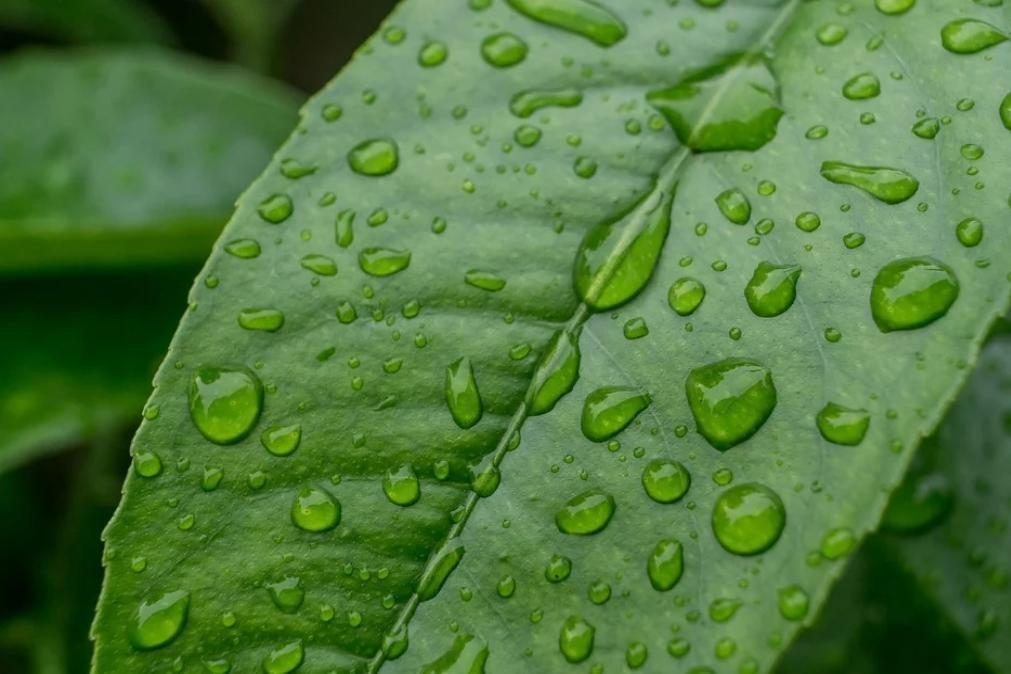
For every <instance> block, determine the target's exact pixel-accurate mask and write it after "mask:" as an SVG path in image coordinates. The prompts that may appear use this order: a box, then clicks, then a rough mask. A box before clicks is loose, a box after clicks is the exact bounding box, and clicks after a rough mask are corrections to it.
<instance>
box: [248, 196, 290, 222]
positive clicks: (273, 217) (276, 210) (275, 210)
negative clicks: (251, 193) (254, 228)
mask: <svg viewBox="0 0 1011 674" xmlns="http://www.w3.org/2000/svg"><path fill="white" fill-rule="evenodd" d="M294 211H295V205H294V204H293V203H292V201H291V197H289V196H288V195H287V194H272V195H270V196H269V197H267V198H266V199H264V200H263V201H261V202H260V205H259V206H257V207H256V212H257V213H259V214H260V217H261V218H263V219H264V220H266V221H267V222H269V223H271V224H272V225H277V224H280V223H282V222H284V221H285V220H287V219H288V218H289V217H291V214H292V213H293V212H294Z"/></svg>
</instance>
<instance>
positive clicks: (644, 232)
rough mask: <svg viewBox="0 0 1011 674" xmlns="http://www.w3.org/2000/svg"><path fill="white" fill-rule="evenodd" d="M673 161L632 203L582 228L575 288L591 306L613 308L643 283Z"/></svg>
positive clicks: (664, 212)
mask: <svg viewBox="0 0 1011 674" xmlns="http://www.w3.org/2000/svg"><path fill="white" fill-rule="evenodd" d="M674 169H675V166H674V165H668V166H667V167H665V168H664V169H663V172H662V173H661V175H660V177H659V178H658V179H657V181H656V183H655V184H654V185H653V188H652V189H651V190H650V191H649V193H648V194H646V196H644V197H643V198H642V199H641V200H640V201H639V202H638V203H636V204H634V205H633V206H632V207H631V208H630V209H628V210H627V211H625V212H624V213H621V214H619V215H618V216H616V217H614V218H611V219H608V220H604V221H603V222H601V223H600V224H598V225H596V226H594V227H593V228H592V229H590V231H589V232H587V234H586V236H585V237H584V238H583V242H582V243H581V244H580V246H579V252H578V253H577V254H576V266H575V272H574V282H575V288H576V293H577V294H578V295H579V297H580V298H581V299H582V300H583V301H584V302H586V304H587V305H588V306H589V307H590V308H591V309H592V310H594V311H605V310H607V309H613V308H614V307H617V306H620V305H622V304H624V303H625V302H627V301H628V300H629V299H631V298H632V297H634V296H635V295H637V294H638V293H639V292H640V291H641V290H642V289H643V288H644V287H645V286H646V283H647V282H649V279H650V278H651V277H652V276H653V271H654V270H655V269H656V264H657V261H658V260H659V259H660V253H661V251H662V250H663V244H664V241H665V240H666V239H667V232H668V230H669V229H670V209H671V204H672V203H673V200H674V185H675V183H674Z"/></svg>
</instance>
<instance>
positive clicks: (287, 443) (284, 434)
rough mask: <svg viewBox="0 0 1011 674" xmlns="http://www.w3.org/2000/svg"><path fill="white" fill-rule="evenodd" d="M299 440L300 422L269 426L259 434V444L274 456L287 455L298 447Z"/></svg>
mask: <svg viewBox="0 0 1011 674" xmlns="http://www.w3.org/2000/svg"><path fill="white" fill-rule="evenodd" d="M301 440H302V426H301V425H300V424H290V425H287V426H277V425H275V426H270V427H268V428H267V429H266V430H265V431H263V433H261V434H260V444H262V445H263V448H264V449H266V450H267V451H268V452H270V453H271V454H273V455H274V456H288V455H289V454H291V453H292V452H294V451H295V450H296V449H298V445H299V443H300V442H301Z"/></svg>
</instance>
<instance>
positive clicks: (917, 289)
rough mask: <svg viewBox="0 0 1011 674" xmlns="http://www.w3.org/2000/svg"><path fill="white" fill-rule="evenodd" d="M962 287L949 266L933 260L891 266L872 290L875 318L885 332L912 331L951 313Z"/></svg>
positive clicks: (907, 260)
mask: <svg viewBox="0 0 1011 674" xmlns="http://www.w3.org/2000/svg"><path fill="white" fill-rule="evenodd" d="M958 293H959V283H958V279H957V278H956V277H955V272H954V271H953V270H952V269H951V267H949V266H948V265H946V264H944V263H943V262H941V261H940V260H937V259H936V258H933V257H927V256H924V257H908V258H902V259H899V260H895V261H893V262H889V263H888V264H886V265H885V266H884V267H882V268H881V270H880V271H878V273H877V276H875V277H874V283H873V285H872V286H871V314H872V315H873V317H874V322H875V323H876V324H877V326H878V328H879V329H880V330H881V331H882V332H891V331H893V330H912V329H914V328H921V327H923V326H925V325H929V324H930V323H933V322H934V321H936V320H937V319H939V318H941V317H942V316H944V315H945V314H946V313H948V310H949V309H950V308H951V306H952V305H953V304H954V303H955V300H956V299H958Z"/></svg>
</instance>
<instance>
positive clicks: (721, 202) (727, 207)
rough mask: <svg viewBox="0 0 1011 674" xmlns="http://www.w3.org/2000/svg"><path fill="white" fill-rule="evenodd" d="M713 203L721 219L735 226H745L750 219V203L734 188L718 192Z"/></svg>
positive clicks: (742, 193)
mask: <svg viewBox="0 0 1011 674" xmlns="http://www.w3.org/2000/svg"><path fill="white" fill-rule="evenodd" d="M714 201H715V202H716V206H717V207H718V208H719V209H720V213H722V214H723V217H725V218H726V219H727V220H729V221H730V222H732V223H734V224H735V225H745V224H747V223H748V220H750V219H751V202H750V201H748V197H746V196H744V192H742V191H741V190H739V189H737V188H736V187H731V188H730V189H728V190H725V191H723V192H720V193H719V194H718V195H717V196H716V199H715V200H714Z"/></svg>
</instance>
